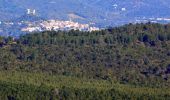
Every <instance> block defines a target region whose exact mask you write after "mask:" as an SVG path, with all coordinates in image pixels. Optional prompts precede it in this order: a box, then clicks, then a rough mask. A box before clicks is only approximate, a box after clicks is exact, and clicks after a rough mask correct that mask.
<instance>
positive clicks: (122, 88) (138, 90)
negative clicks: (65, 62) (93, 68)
mask: <svg viewBox="0 0 170 100" xmlns="http://www.w3.org/2000/svg"><path fill="white" fill-rule="evenodd" d="M2 73H3V72H2ZM11 73H13V72H11ZM30 74H31V73H23V72H22V73H19V72H15V73H13V74H11V75H13V76H11V75H10V74H8V73H6V75H7V76H8V75H9V76H10V78H9V79H7V78H6V76H5V77H4V78H6V79H4V80H3V79H2V78H3V77H0V78H1V79H0V99H1V100H94V99H95V100H169V98H170V92H169V89H166V88H159V89H158V88H147V87H145V88H144V87H134V86H130V85H129V86H128V85H120V84H115V83H112V84H111V83H109V81H105V82H104V81H101V80H93V81H92V82H90V81H91V80H89V79H86V80H85V81H82V79H81V78H78V79H79V80H78V81H76V80H77V78H76V79H75V78H71V77H70V78H71V80H70V78H67V77H65V78H63V77H61V76H57V77H53V76H51V75H45V76H44V75H43V74H38V73H36V74H35V73H32V76H30ZM1 75H2V74H1ZM23 75H24V76H23ZM37 75H38V76H39V75H40V76H41V77H43V78H45V80H46V81H47V80H48V82H49V83H48V82H47V83H46V81H45V82H44V83H41V84H40V85H37V83H36V82H31V83H32V84H29V82H27V78H30V77H32V78H31V80H34V79H36V76H37ZM51 77H53V78H54V79H57V80H58V79H60V78H61V79H62V80H61V81H62V82H63V84H62V85H63V86H60V85H61V84H60V82H57V80H55V81H56V83H55V82H54V83H53V85H51V86H50V85H49V84H50V83H51V82H53V81H54V80H53V79H51ZM22 78H24V80H21V79H22ZM2 80H3V81H2ZM17 80H21V81H19V82H17ZM65 81H68V82H67V83H65V84H64V82H65ZM80 81H82V85H85V84H86V85H87V84H88V86H85V87H84V86H82V85H80V84H79V82H80ZM37 82H38V83H39V82H41V79H40V80H37ZM72 83H75V84H74V85H76V87H73V86H72V85H73V84H72ZM69 84H70V85H69ZM107 85H108V86H110V87H107ZM101 87H102V88H101Z"/></svg>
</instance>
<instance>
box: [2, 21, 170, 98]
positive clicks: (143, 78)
mask: <svg viewBox="0 0 170 100" xmlns="http://www.w3.org/2000/svg"><path fill="white" fill-rule="evenodd" d="M0 70H1V71H7V72H10V71H17V72H20V71H21V72H29V73H31V74H33V73H47V74H49V75H54V76H58V75H59V76H65V77H67V78H68V77H71V79H72V78H73V77H76V78H78V79H77V80H76V81H72V82H73V83H71V84H72V85H71V84H67V85H68V86H69V87H68V86H65V85H64V86H63V85H57V86H58V87H57V88H60V89H62V90H63V92H61V93H62V96H64V97H62V98H65V99H68V98H67V97H69V98H77V99H81V97H83V98H89V99H91V98H92V97H93V98H94V97H96V99H99V98H102V97H103V99H108V98H106V97H109V99H110V98H115V99H119V98H120V99H125V97H127V98H126V99H132V98H131V97H133V95H137V96H134V97H136V98H134V99H141V98H146V99H148V98H154V99H155V98H166V97H167V98H168V97H169V94H167V95H162V94H159V93H156V94H148V93H147V94H145V93H143V92H142V93H137V94H135V92H133V91H141V90H142V88H137V89H132V90H133V91H131V88H128V89H127V88H125V93H124V92H123V91H122V90H124V88H121V89H120V90H119V88H117V89H116V90H115V88H113V91H119V92H120V93H119V92H118V94H115V95H116V96H117V95H118V97H119V98H117V97H116V96H115V97H114V96H108V95H113V94H106V93H110V92H108V91H111V90H110V89H111V88H110V89H108V88H107V87H102V89H103V88H104V90H100V91H96V89H101V88H100V87H98V88H95V89H94V88H92V87H91V86H93V85H94V86H95V85H96V84H93V83H89V84H90V86H89V85H87V84H82V83H83V82H80V83H74V82H79V81H78V80H79V78H80V79H81V78H82V79H84V78H85V80H84V81H86V80H87V79H91V80H103V81H102V82H104V84H103V85H106V86H107V85H108V84H111V83H114V82H115V81H116V82H118V83H121V84H126V85H133V86H136V87H150V88H169V87H170V25H169V24H166V25H161V24H152V23H146V24H135V25H133V24H128V25H124V26H121V27H115V28H110V29H105V30H101V31H94V32H80V31H74V30H71V31H65V32H64V31H58V32H55V31H45V32H42V33H34V34H27V35H24V36H21V37H20V38H19V39H13V38H11V37H8V38H3V37H1V38H0ZM41 76H43V75H41V74H40V75H38V76H36V75H35V74H34V75H33V77H37V79H38V80H39V81H38V80H35V79H34V78H33V77H31V78H29V77H28V76H27V77H25V78H26V79H27V78H28V79H27V80H29V81H26V80H25V83H26V84H27V85H32V84H33V86H36V87H37V86H40V84H41V83H45V86H44V87H54V86H56V85H55V84H54V83H55V82H54V79H53V78H50V77H49V81H47V80H44V78H43V77H41ZM51 77H53V76H51ZM8 79H10V77H9V78H8ZM67 80H68V79H67ZM3 81H5V80H4V79H2V82H3ZM12 81H15V80H14V79H11V80H10V81H9V80H8V81H7V82H9V83H11V82H12ZM20 81H22V80H18V81H15V82H14V83H16V84H25V83H18V82H20ZM31 81H32V82H31ZM70 81H71V80H70ZM105 81H107V82H110V83H107V82H106V84H105ZM53 82H54V83H53ZM59 82H60V81H59ZM100 82H101V81H100ZM47 83H48V84H47ZM66 83H70V82H68V81H67V82H63V81H61V83H60V84H66ZM5 84H6V83H5ZM73 84H74V85H73ZM81 84H82V87H83V89H82V88H81V89H80V88H79V89H78V90H76V86H81ZM91 84H93V85H91ZM70 85H71V86H70ZM13 87H15V86H13ZM85 87H86V88H85ZM48 89H49V88H48ZM86 89H87V90H86ZM91 89H92V90H91ZM47 91H48V90H47ZM54 91H55V89H54ZM69 91H71V94H70V93H67V92H69ZM80 91H83V92H82V94H81V92H80ZM85 91H86V92H85ZM91 91H93V92H91ZM101 91H103V92H101ZM127 91H128V92H127ZM130 91H131V92H130ZM143 91H145V92H146V90H145V89H144V90H143ZM152 91H154V90H152ZM48 93H49V92H48ZM77 93H80V94H77ZM93 93H94V94H93ZM130 93H132V95H131V94H130ZM83 94H84V95H83ZM89 94H91V95H93V96H90V97H88V95H89ZM96 94H100V95H98V96H99V97H98V96H96ZM106 95H107V96H106ZM79 96H80V97H79ZM47 97H49V96H47ZM138 97H140V98H138Z"/></svg>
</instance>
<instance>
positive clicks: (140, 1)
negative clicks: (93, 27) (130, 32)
mask: <svg viewBox="0 0 170 100" xmlns="http://www.w3.org/2000/svg"><path fill="white" fill-rule="evenodd" d="M169 5H170V1H169V0H12V1H11V0H0V19H1V20H10V19H11V18H18V17H20V16H22V15H23V14H24V13H25V12H26V9H28V8H30V9H35V10H36V12H37V15H39V16H41V17H42V18H45V19H46V18H47V19H60V20H69V19H70V17H69V14H74V13H75V14H77V15H82V16H80V17H83V18H84V19H73V20H75V21H79V22H82V23H90V22H94V23H96V24H98V25H101V26H110V25H120V24H124V23H129V22H133V21H134V19H135V18H138V17H146V18H149V17H170V6H169Z"/></svg>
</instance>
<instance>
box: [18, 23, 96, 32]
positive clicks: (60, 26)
mask: <svg viewBox="0 0 170 100" xmlns="http://www.w3.org/2000/svg"><path fill="white" fill-rule="evenodd" d="M46 30H48V31H50V30H54V31H57V30H80V31H97V30H99V28H97V27H91V26H90V25H89V24H80V23H78V22H73V21H59V20H47V21H41V22H39V23H36V24H35V23H30V24H29V25H28V26H27V27H25V28H22V29H21V31H24V32H35V31H46Z"/></svg>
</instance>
